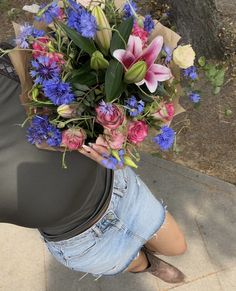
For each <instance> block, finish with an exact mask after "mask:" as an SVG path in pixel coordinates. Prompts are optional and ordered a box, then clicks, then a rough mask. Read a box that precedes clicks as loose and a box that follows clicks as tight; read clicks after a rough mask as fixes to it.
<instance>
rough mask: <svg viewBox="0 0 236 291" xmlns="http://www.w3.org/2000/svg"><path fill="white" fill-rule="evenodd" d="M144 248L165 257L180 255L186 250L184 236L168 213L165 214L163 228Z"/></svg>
mask: <svg viewBox="0 0 236 291" xmlns="http://www.w3.org/2000/svg"><path fill="white" fill-rule="evenodd" d="M145 246H146V247H147V248H148V249H150V250H152V251H155V252H158V253H159V254H162V255H166V256H177V255H181V254H183V253H184V252H185V251H186V248H187V244H186V241H185V238H184V235H183V233H182V231H181V230H180V227H179V225H178V224H177V222H176V221H175V219H174V218H173V216H172V215H171V214H170V213H169V212H167V213H166V219H165V222H164V224H163V226H162V227H161V228H160V229H159V230H158V232H157V233H156V234H155V235H154V236H153V237H152V238H151V239H150V240H149V241H148V242H147V243H146V244H145Z"/></svg>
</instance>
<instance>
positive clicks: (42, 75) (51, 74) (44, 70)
mask: <svg viewBox="0 0 236 291" xmlns="http://www.w3.org/2000/svg"><path fill="white" fill-rule="evenodd" d="M31 64H32V67H33V70H32V71H31V72H30V74H31V76H32V77H33V78H35V83H36V84H41V85H42V84H43V82H44V81H47V80H50V79H53V78H59V74H60V68H59V67H58V66H57V64H56V63H55V62H52V61H51V60H50V59H49V58H48V57H45V56H39V57H38V58H37V59H36V60H33V61H32V62H31Z"/></svg>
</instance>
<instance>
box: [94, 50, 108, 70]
mask: <svg viewBox="0 0 236 291" xmlns="http://www.w3.org/2000/svg"><path fill="white" fill-rule="evenodd" d="M108 66H109V62H108V61H107V60H106V59H105V58H104V56H103V54H102V53H101V52H100V51H95V52H94V53H93V54H92V57H91V61H90V67H91V68H92V69H93V70H96V71H98V70H105V69H107V68H108Z"/></svg>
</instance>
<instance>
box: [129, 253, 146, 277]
mask: <svg viewBox="0 0 236 291" xmlns="http://www.w3.org/2000/svg"><path fill="white" fill-rule="evenodd" d="M147 266H148V260H147V257H146V255H145V254H144V252H142V251H140V252H139V256H138V257H137V258H136V259H134V260H133V261H132V263H131V264H130V265H129V267H128V269H127V271H128V272H132V273H135V272H141V271H143V270H145V269H146V268H147Z"/></svg>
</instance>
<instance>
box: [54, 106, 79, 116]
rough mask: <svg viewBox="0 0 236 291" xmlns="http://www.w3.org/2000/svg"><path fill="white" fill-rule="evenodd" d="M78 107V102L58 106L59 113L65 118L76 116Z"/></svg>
mask: <svg viewBox="0 0 236 291" xmlns="http://www.w3.org/2000/svg"><path fill="white" fill-rule="evenodd" d="M77 109H78V104H70V105H66V104H62V105H60V106H59V107H58V108H57V113H58V114H59V115H60V116H61V117H64V118H73V117H76V116H77V115H78V114H77Z"/></svg>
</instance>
